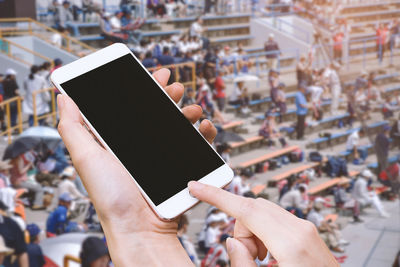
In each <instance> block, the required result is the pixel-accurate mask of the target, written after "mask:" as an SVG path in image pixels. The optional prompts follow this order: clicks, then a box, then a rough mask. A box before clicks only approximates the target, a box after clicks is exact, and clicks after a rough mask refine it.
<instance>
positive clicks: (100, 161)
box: [57, 69, 338, 266]
mask: <svg viewBox="0 0 400 267" xmlns="http://www.w3.org/2000/svg"><path fill="white" fill-rule="evenodd" d="M169 75H170V72H169V71H168V70H167V69H161V70H159V71H157V72H156V73H154V77H155V78H156V79H157V81H158V82H159V83H160V84H161V85H162V86H163V87H164V88H165V91H166V92H167V93H168V94H169V95H170V97H171V98H172V99H173V100H174V101H175V102H178V101H179V100H180V99H181V97H182V95H183V86H182V85H181V84H177V83H174V84H172V85H170V86H166V85H167V81H168V78H169ZM57 101H58V106H59V109H60V123H59V132H60V134H61V136H62V138H63V140H64V143H65V145H66V147H67V148H68V150H69V152H70V155H71V157H72V161H73V164H74V166H75V168H76V170H77V171H78V173H79V175H80V177H81V178H82V181H83V183H84V185H85V187H86V188H87V190H88V193H89V196H90V199H91V200H92V202H93V204H94V206H95V208H96V210H97V212H98V216H99V218H100V221H101V224H102V226H103V229H104V232H105V235H106V238H107V244H108V247H109V250H110V255H111V258H112V260H113V263H114V264H115V266H193V264H192V262H191V261H190V259H189V257H188V256H187V254H186V252H185V250H184V249H183V247H182V245H181V244H180V242H179V240H178V239H177V220H174V221H169V222H166V221H161V220H160V219H159V218H158V217H157V216H156V215H155V213H154V212H153V211H152V210H151V208H150V207H149V206H148V204H147V203H146V201H145V200H144V198H143V197H142V195H141V193H140V191H139V189H138V188H137V186H136V185H135V183H134V182H133V181H132V178H131V177H130V175H129V174H128V173H127V171H126V170H125V169H124V168H123V166H122V165H121V163H120V162H119V161H118V160H117V159H115V158H114V157H113V156H112V155H111V153H110V152H108V151H106V150H105V149H104V148H103V147H101V146H100V145H99V144H98V143H97V142H96V141H95V139H94V138H93V137H92V135H91V134H90V133H89V132H88V131H87V130H86V128H85V126H84V123H83V120H82V117H81V115H80V113H79V110H78V107H77V106H76V105H75V103H74V102H73V101H72V100H71V99H70V98H69V97H68V96H65V95H59V96H58V99H57ZM182 112H183V114H184V115H185V117H186V118H187V119H188V120H189V121H191V122H192V123H194V122H196V121H197V120H198V119H199V118H200V117H201V115H202V111H201V108H200V107H199V106H197V105H192V106H188V107H185V108H183V109H182ZM199 130H200V132H201V134H202V135H203V136H204V137H205V139H206V140H207V141H209V142H212V141H213V139H214V137H215V136H216V129H215V127H214V126H213V125H212V124H211V123H210V122H209V121H207V120H203V121H202V123H201V124H200V128H199ZM110 177H113V179H110ZM205 189H207V190H210V191H209V192H207V190H205ZM190 190H191V192H192V194H194V195H195V196H196V197H197V198H199V199H200V200H204V201H206V202H208V203H210V204H213V205H215V206H217V207H218V208H219V209H221V210H223V211H225V212H226V213H228V214H230V215H232V216H234V217H235V218H237V219H238V223H237V224H236V226H235V239H232V240H234V241H231V242H235V241H237V242H239V245H238V247H237V249H236V246H235V244H234V243H233V245H232V246H231V248H234V251H233V252H232V251H231V253H230V255H231V257H233V259H234V260H235V259H236V258H237V257H236V256H237V255H239V256H240V255H241V253H244V255H245V256H246V257H247V258H240V257H239V258H240V259H241V261H240V262H239V261H234V263H235V262H236V263H237V264H236V265H233V266H239V265H240V266H255V265H254V262H252V261H250V260H249V259H250V258H251V257H255V256H256V255H260V256H261V258H264V257H265V255H266V247H268V249H269V250H270V251H271V253H273V255H274V256H275V257H276V258H277V259H278V261H279V263H282V266H298V263H299V262H300V263H304V266H338V265H337V264H336V262H335V260H334V258H333V256H332V255H331V253H330V251H329V250H328V248H327V247H326V246H325V244H324V243H323V241H322V240H321V239H320V238H319V236H318V233H317V231H316V229H315V227H314V226H313V225H312V224H311V223H309V222H306V221H303V220H300V219H297V218H296V217H295V216H293V215H292V214H291V213H289V212H286V211H284V210H283V209H281V208H280V207H278V206H277V205H275V204H273V203H271V202H268V201H265V200H264V202H260V201H259V200H249V199H245V198H242V197H236V196H234V195H233V194H230V193H228V192H226V191H224V190H222V189H218V188H215V187H211V186H207V187H202V184H199V183H191V184H190ZM211 192H212V193H211ZM105 197H106V200H105ZM250 201H254V202H251V203H250ZM251 211H253V213H251ZM254 214H256V215H257V216H254ZM253 233H254V234H253ZM256 236H258V237H256ZM261 240H263V241H261ZM304 244H308V245H307V246H305V245H304ZM228 245H229V242H228Z"/></svg>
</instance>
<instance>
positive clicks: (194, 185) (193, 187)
mask: <svg viewBox="0 0 400 267" xmlns="http://www.w3.org/2000/svg"><path fill="white" fill-rule="evenodd" d="M188 187H189V191H190V192H191V193H193V192H196V191H198V190H200V189H201V188H203V184H202V183H199V182H196V181H190V182H189V183H188Z"/></svg>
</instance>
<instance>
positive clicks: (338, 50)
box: [333, 31, 344, 64]
mask: <svg viewBox="0 0 400 267" xmlns="http://www.w3.org/2000/svg"><path fill="white" fill-rule="evenodd" d="M343 39H344V34H343V32H340V31H337V32H336V33H335V35H334V36H333V59H334V60H335V61H337V62H339V63H340V64H342V56H343Z"/></svg>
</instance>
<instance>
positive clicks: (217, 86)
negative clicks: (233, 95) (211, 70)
mask: <svg viewBox="0 0 400 267" xmlns="http://www.w3.org/2000/svg"><path fill="white" fill-rule="evenodd" d="M225 91H226V85H225V82H224V79H223V78H222V76H221V72H220V71H219V72H218V74H217V77H216V78H215V82H214V98H215V101H216V102H217V106H218V109H219V111H221V112H223V111H224V109H225V102H226V93H225Z"/></svg>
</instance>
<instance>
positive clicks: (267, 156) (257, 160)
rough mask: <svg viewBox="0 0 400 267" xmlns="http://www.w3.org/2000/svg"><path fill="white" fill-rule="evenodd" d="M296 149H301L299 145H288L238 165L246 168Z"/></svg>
mask: <svg viewBox="0 0 400 267" xmlns="http://www.w3.org/2000/svg"><path fill="white" fill-rule="evenodd" d="M296 149H299V147H298V146H290V147H286V148H283V149H280V150H277V151H274V152H270V153H268V154H265V155H263V156H261V157H258V158H255V159H252V160H248V161H245V162H242V163H240V164H239V166H238V167H239V168H240V169H246V168H248V167H251V166H254V165H256V164H258V163H263V162H266V161H268V160H270V159H273V158H276V157H279V156H283V155H285V154H288V153H290V152H292V151H294V150H296Z"/></svg>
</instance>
